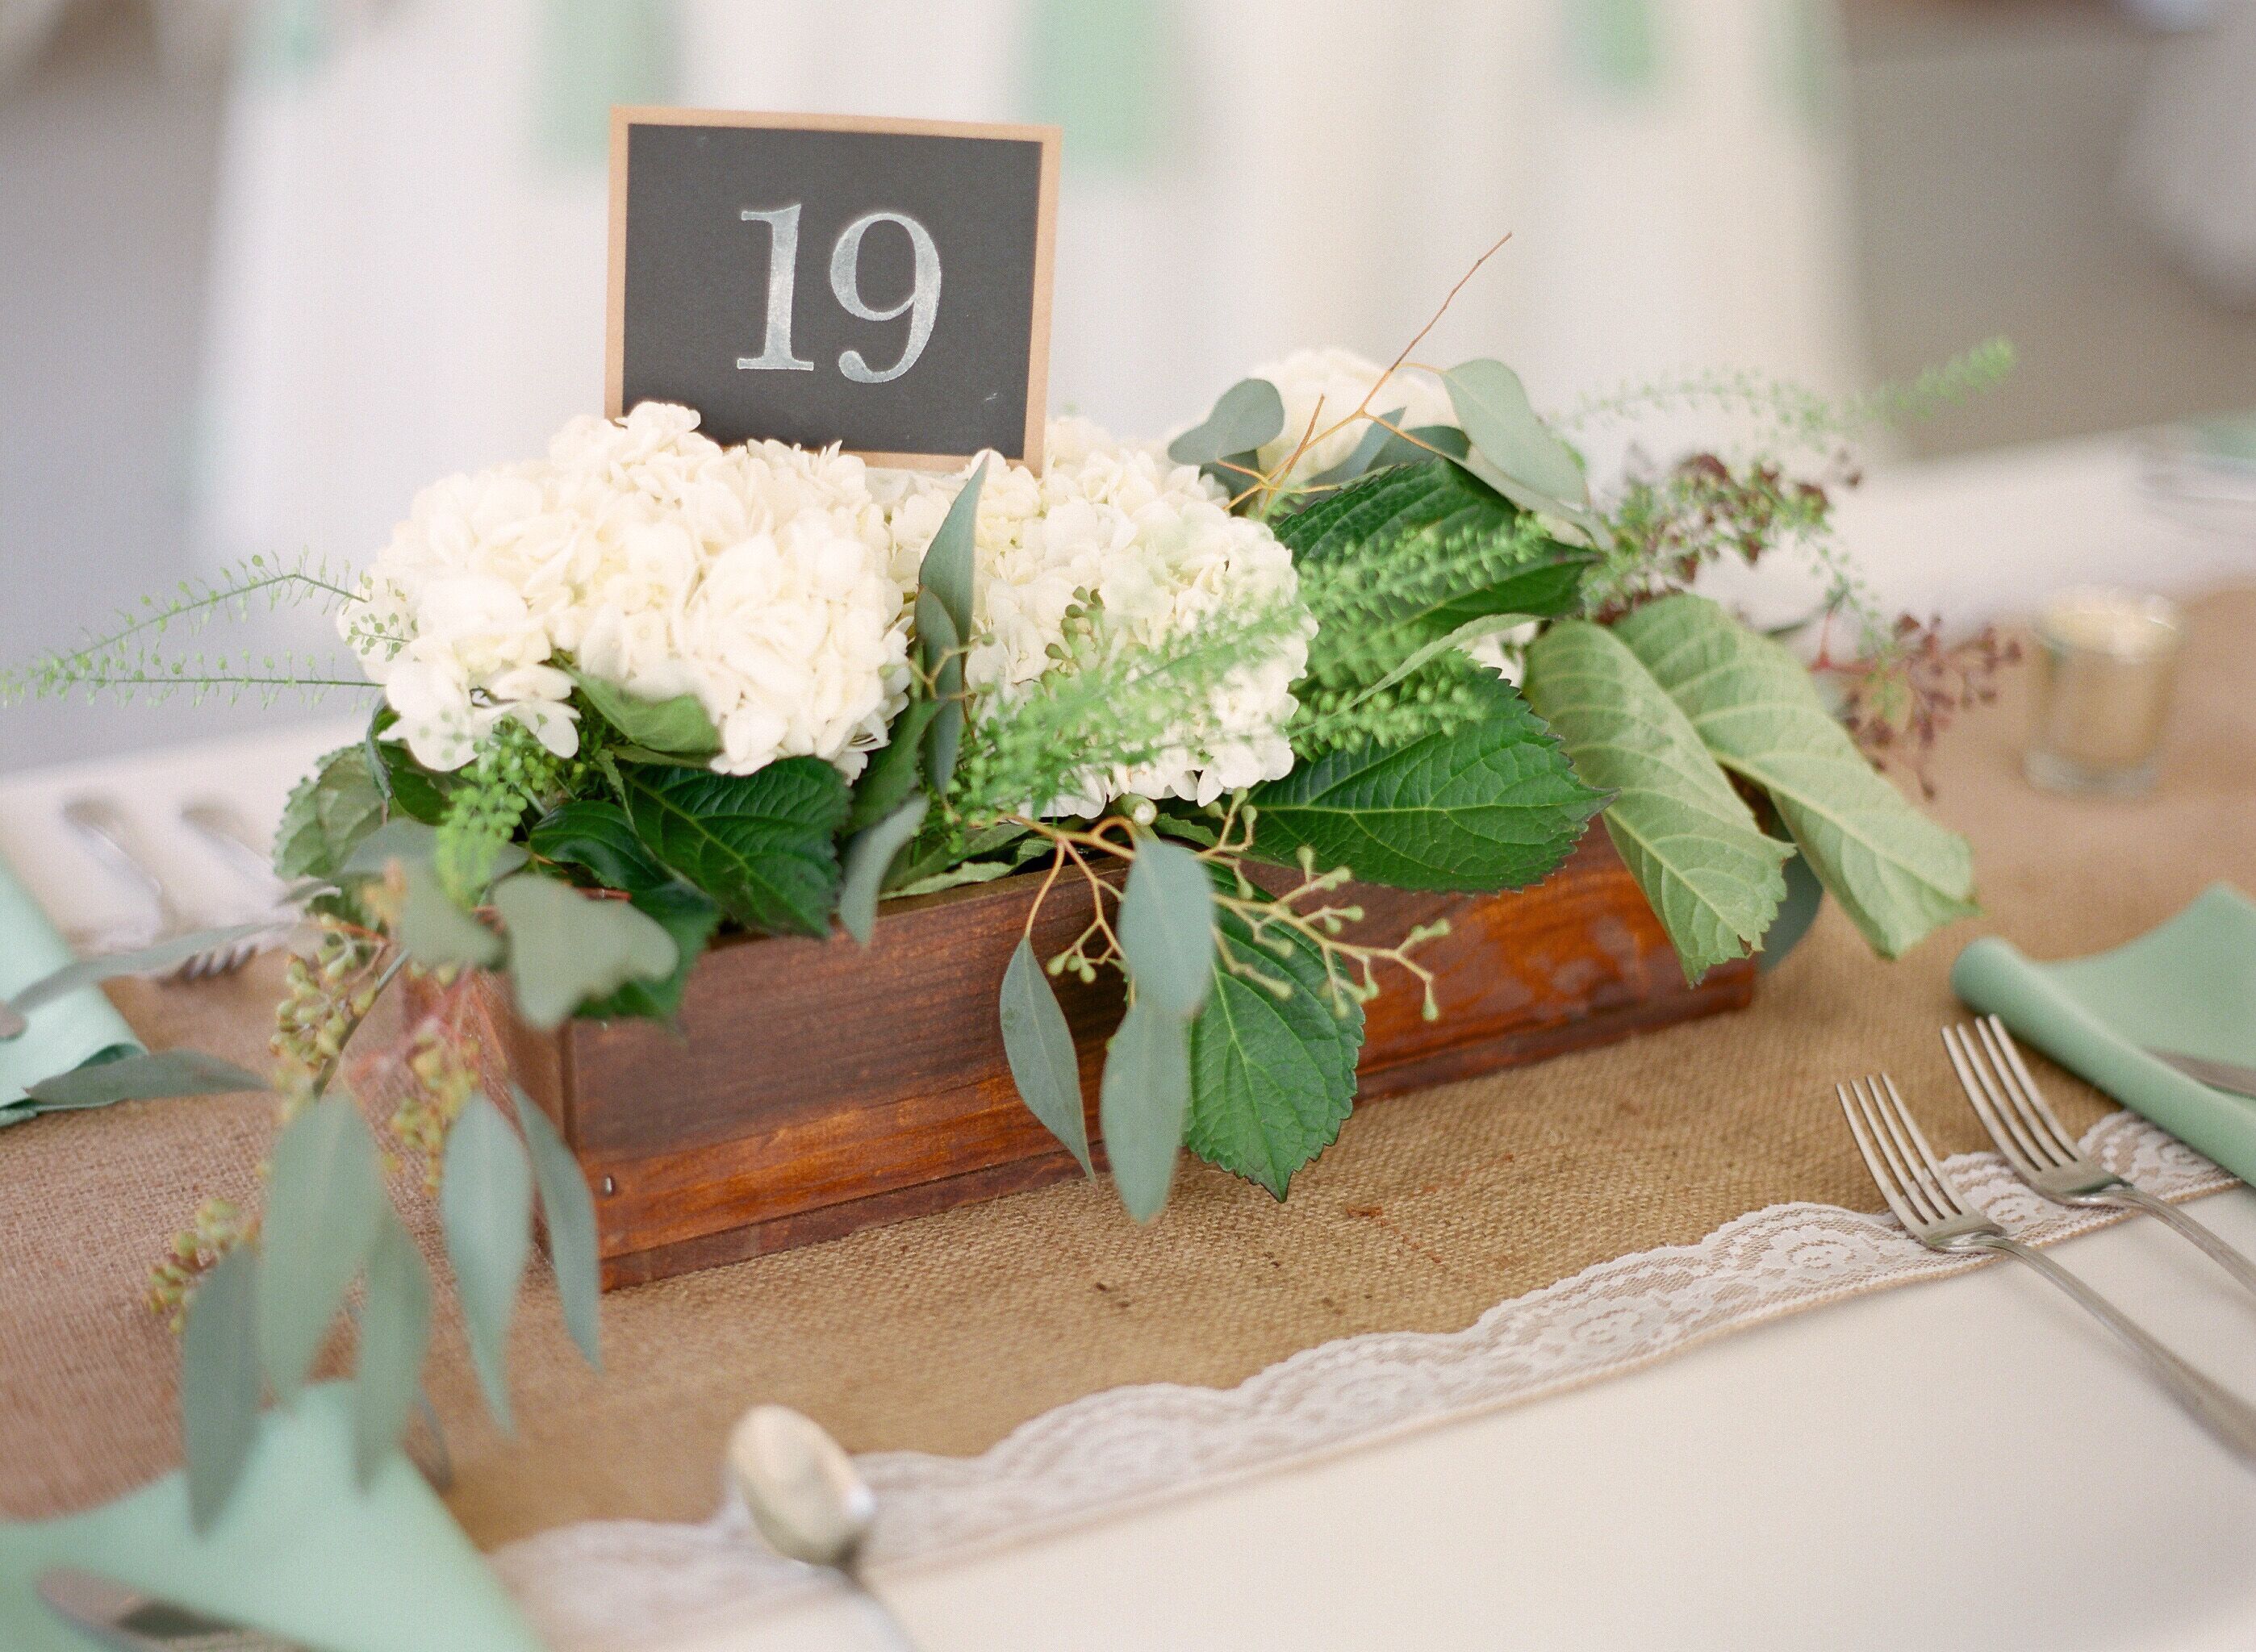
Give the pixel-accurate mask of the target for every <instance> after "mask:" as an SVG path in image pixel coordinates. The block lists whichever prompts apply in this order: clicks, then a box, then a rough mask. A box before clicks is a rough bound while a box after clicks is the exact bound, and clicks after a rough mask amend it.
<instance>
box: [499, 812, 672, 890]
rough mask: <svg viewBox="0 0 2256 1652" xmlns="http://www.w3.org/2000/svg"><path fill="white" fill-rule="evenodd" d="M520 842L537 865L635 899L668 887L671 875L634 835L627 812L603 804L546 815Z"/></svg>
mask: <svg viewBox="0 0 2256 1652" xmlns="http://www.w3.org/2000/svg"><path fill="white" fill-rule="evenodd" d="M525 841H526V843H527V845H528V846H529V847H531V848H532V852H533V854H537V855H539V857H540V858H541V859H542V860H544V861H561V862H562V863H563V864H565V865H567V866H576V867H579V868H582V869H583V870H585V871H587V872H589V873H590V874H592V875H594V877H595V880H596V882H598V883H600V884H602V885H603V887H604V888H605V889H624V891H625V892H626V893H628V894H630V895H637V894H640V893H641V892H642V891H644V890H645V889H657V888H659V887H660V886H661V885H664V884H667V883H671V882H674V877H673V873H671V872H669V871H667V870H666V868H664V867H662V866H660V865H659V863H658V857H657V856H656V855H654V854H652V853H651V852H650V850H649V849H648V847H645V845H644V843H643V840H641V839H640V838H638V837H637V836H636V835H635V829H634V823H633V822H632V821H631V820H629V819H627V812H626V811H625V810H624V809H622V808H621V807H619V805H617V804H616V803H613V802H610V800H609V799H607V798H582V799H581V800H580V801H578V802H575V803H567V804H563V805H560V806H558V807H556V808H553V809H551V810H550V811H549V812H547V813H546V814H545V815H543V816H541V817H540V819H539V820H538V821H536V822H535V823H534V824H533V827H532V832H531V833H529V834H528V835H527V837H526V839H525Z"/></svg>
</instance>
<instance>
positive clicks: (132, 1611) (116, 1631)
mask: <svg viewBox="0 0 2256 1652" xmlns="http://www.w3.org/2000/svg"><path fill="white" fill-rule="evenodd" d="M38 1586H39V1599H40V1600H41V1601H42V1602H44V1603H45V1604H46V1608H47V1610H48V1611H50V1612H52V1613H54V1614H55V1615H56V1616H57V1617H59V1618H60V1619H62V1620H63V1621H64V1622H66V1623H67V1624H69V1625H70V1626H71V1627H73V1628H77V1629H83V1630H85V1631H86V1632H87V1633H88V1634H91V1635H92V1636H93V1637H94V1638H95V1640H96V1641H99V1642H100V1643H101V1644H102V1645H103V1646H105V1647H110V1648H116V1652H300V1648H297V1647H296V1646H294V1645H293V1643H291V1642H289V1641H278V1640H277V1639H275V1638H274V1637H273V1636H272V1635H271V1634H262V1633H261V1632H260V1631H258V1630H257V1629H246V1628H243V1627H240V1626H238V1625H236V1624H232V1623H227V1622H223V1621H222V1620H219V1619H217V1618H208V1617H206V1616H205V1615H204V1614H203V1613H201V1612H190V1611H188V1610H187V1609H186V1608H184V1607H180V1606H171V1605H168V1604H167V1603H166V1602H165V1601H162V1600H157V1599H151V1598H150V1597H149V1596H147V1595H144V1594H139V1593H137V1592H134V1591H133V1590H130V1589H128V1588H126V1587H124V1586H123V1585H121V1584H116V1583H113V1582H111V1581H110V1580H109V1578H103V1577H98V1576H96V1575H95V1573H93V1572H91V1571H79V1570H78V1569H77V1568H76V1567H75V1566H53V1567H50V1568H49V1569H48V1570H46V1571H43V1572H41V1573H40V1574H39V1585H38Z"/></svg>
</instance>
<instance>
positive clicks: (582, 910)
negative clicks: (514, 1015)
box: [493, 872, 680, 1031]
mask: <svg viewBox="0 0 2256 1652" xmlns="http://www.w3.org/2000/svg"><path fill="white" fill-rule="evenodd" d="M493 903H494V910H495V911H497V913H499V914H500V915H501V921H502V923H503V924H504V926H505V927H506V928H507V929H508V931H509V975H510V980H511V983H512V984H513V985H514V986H515V988H516V991H517V1007H518V1010H519V1011H520V1012H521V1013H522V1014H523V1015H524V1016H525V1020H526V1021H527V1022H528V1023H531V1024H532V1026H534V1027H537V1028H539V1029H540V1030H543V1031H546V1030H548V1029H550V1028H552V1027H555V1026H558V1025H560V1024H561V1023H562V1022H563V1020H564V1018H565V1017H566V1016H569V1015H570V1014H571V1013H572V1012H573V1011H574V1010H575V1009H578V1008H579V1007H580V1005H581V1004H582V1002H584V1001H586V1000H588V999H590V998H601V997H603V995H606V994H609V993H612V992H616V991H617V989H618V988H620V987H622V986H624V985H625V984H626V983H627V982H628V981H660V980H664V979H665V978H666V977H667V976H669V975H671V974H673V971H674V967H675V965H677V964H678V963H679V962H680V950H679V949H678V948H677V947H676V946H675V945H674V940H673V936H672V935H670V934H669V933H667V932H666V927H665V925H663V924H659V922H658V921H657V920H656V919H654V918H652V917H648V916H647V915H645V913H642V912H639V911H637V910H635V908H634V906H633V905H632V904H631V903H629V902H626V901H616V900H604V899H603V898H601V897H600V896H588V895H582V894H581V893H580V892H579V891H578V890H576V889H573V888H572V887H571V886H570V885H569V884H567V883H561V882H558V881H557V880H555V879H554V878H551V877H543V876H541V875H539V873H536V872H527V873H522V874H519V875H518V876H516V877H513V878H510V879H508V880H506V881H505V882H503V883H502V884H501V885H500V886H499V887H497V889H495V890H494V896H493Z"/></svg>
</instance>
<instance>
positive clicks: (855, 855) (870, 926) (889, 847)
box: [838, 791, 932, 946]
mask: <svg viewBox="0 0 2256 1652" xmlns="http://www.w3.org/2000/svg"><path fill="white" fill-rule="evenodd" d="M931 806H932V800H931V799H930V798H927V797H926V796H925V795H924V793H922V792H921V791H919V792H915V793H913V794H912V795H911V796H910V798H909V799H908V801H907V802H906V803H904V804H902V805H900V806H899V808H897V809H895V810H894V811H893V812H892V813H891V814H889V815H887V816H886V817H885V819H882V820H880V821H878V824H877V825H875V826H871V827H869V828H868V829H867V830H865V831H862V832H858V833H856V834H855V835H854V837H853V839H852V840H850V841H849V842H848V844H847V845H846V868H845V875H843V876H842V878H841V879H840V880H839V882H838V922H839V923H840V924H841V925H842V926H843V927H844V929H845V931H846V932H847V933H848V934H849V935H851V936H852V937H853V938H855V939H856V940H857V941H859V942H861V943H862V945H863V946H868V945H869V944H870V934H871V931H872V930H874V929H875V928H876V927H877V923H878V889H880V888H881V887H882V886H883V884H884V882H885V872H886V869H887V868H889V867H891V866H892V863H893V857H894V856H895V855H897V854H899V853H900V852H901V850H902V849H903V848H904V847H906V846H907V844H908V840H910V839H911V838H913V837H914V836H915V835H916V831H917V827H919V826H921V825H923V824H924V817H925V812H926V810H927V809H928V808H930V807H931Z"/></svg>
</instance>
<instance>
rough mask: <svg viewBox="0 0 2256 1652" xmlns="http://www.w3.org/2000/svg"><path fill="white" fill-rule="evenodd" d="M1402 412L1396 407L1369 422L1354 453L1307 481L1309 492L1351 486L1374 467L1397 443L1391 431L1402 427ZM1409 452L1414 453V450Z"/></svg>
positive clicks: (1396, 438) (1401, 409)
mask: <svg viewBox="0 0 2256 1652" xmlns="http://www.w3.org/2000/svg"><path fill="white" fill-rule="evenodd" d="M1405 411H1407V410H1406V409H1404V408H1400V407H1398V408H1396V409H1395V410H1394V411H1392V412H1391V413H1381V414H1380V415H1379V416H1378V418H1375V419H1373V420H1371V423H1370V424H1369V425H1366V426H1365V427H1364V432H1363V434H1362V436H1361V437H1360V438H1358V439H1357V442H1356V444H1355V451H1354V452H1352V453H1349V454H1348V456H1347V457H1346V458H1345V459H1343V460H1340V462H1339V463H1337V464H1336V465H1334V466H1333V467H1331V468H1330V469H1329V470H1327V471H1324V472H1322V473H1321V474H1320V475H1315V476H1312V477H1310V478H1309V479H1308V485H1309V486H1310V487H1312V488H1336V487H1338V486H1339V485H1340V484H1341V483H1342V482H1353V481H1354V480H1355V479H1356V478H1357V476H1360V475H1363V473H1364V472H1365V471H1366V470H1369V469H1370V468H1371V467H1372V466H1373V465H1376V464H1377V463H1378V456H1379V455H1380V454H1381V453H1385V452H1386V451H1387V449H1388V448H1389V447H1390V446H1392V444H1393V443H1395V442H1398V441H1400V440H1401V438H1400V437H1399V436H1397V435H1396V434H1395V433H1394V431H1395V427H1398V426H1399V425H1400V424H1401V423H1402V415H1403V413H1404V412H1405ZM1404 446H1408V444H1407V443H1405V444H1404ZM1413 451H1415V449H1413Z"/></svg>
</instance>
